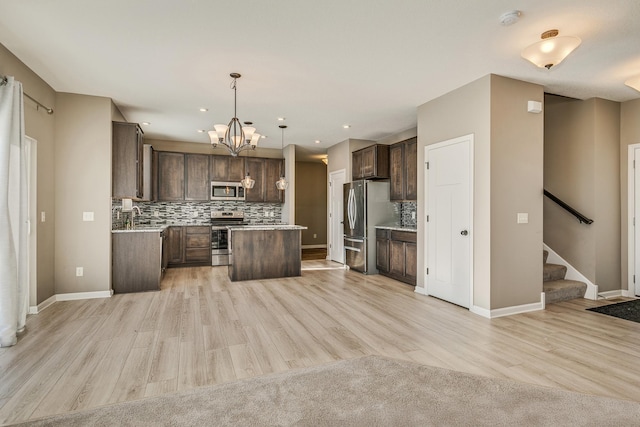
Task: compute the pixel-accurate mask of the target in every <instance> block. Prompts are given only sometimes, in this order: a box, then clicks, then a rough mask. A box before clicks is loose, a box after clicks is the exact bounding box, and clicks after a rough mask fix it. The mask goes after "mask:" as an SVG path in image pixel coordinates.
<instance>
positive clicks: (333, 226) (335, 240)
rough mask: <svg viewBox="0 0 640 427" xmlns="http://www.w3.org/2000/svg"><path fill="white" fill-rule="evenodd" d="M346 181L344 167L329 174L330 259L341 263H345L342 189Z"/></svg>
mask: <svg viewBox="0 0 640 427" xmlns="http://www.w3.org/2000/svg"><path fill="white" fill-rule="evenodd" d="M345 181H346V171H345V170H344V169H340V170H338V171H334V172H331V173H330V174H329V236H330V240H329V259H330V260H331V261H336V262H339V263H341V264H344V229H343V221H344V219H343V211H342V203H343V202H342V189H343V185H344V183H345Z"/></svg>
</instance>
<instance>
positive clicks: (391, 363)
mask: <svg viewBox="0 0 640 427" xmlns="http://www.w3.org/2000/svg"><path fill="white" fill-rule="evenodd" d="M639 423H640V404H638V403H635V402H629V401H621V400H615V399H608V398H602V397H595V396H587V395H582V394H578V393H570V392H566V391H561V390H556V389H549V388H543V387H536V386H530V385H526V384H522V383H516V382H513V381H506V380H498V379H491V378H484V377H480V376H475V375H469V374H463V373H460V372H455V371H449V370H445V369H439V368H432V367H428V366H422V365H418V364H414V363H409V362H403V361H398V360H393V359H387V358H383V357H377V356H367V357H363V358H359V359H352V360H345V361H340V362H336V363H332V364H329V365H324V366H319V367H315V368H308V369H302V370H295V371H287V372H283V373H278V374H273V375H268V376H263V377H259V378H253V379H248V380H243V381H237V382H233V383H227V384H221V385H218V386H213V387H204V388H199V389H195V390H190V391H187V392H183V393H177V394H171V395H165V396H159V397H154V398H149V399H144V400H138V401H134V402H126V403H121V404H116V405H110V406H105V407H102V408H98V409H93V410H89V411H84V412H79V413H75V414H69V415H63V416H57V417H52V418H46V419H43V420H39V421H35V422H31V423H26V424H20V425H31V426H49V425H55V426H58V425H59V426H112V425H118V426H158V425H166V426H182V425H189V426H208V425H213V426H227V425H234V426H236V425H238V426H263V425H277V426H431V425H435V426H507V425H508V426H531V425H534V426H539V425H543V426H574V425H575V426H631V425H639Z"/></svg>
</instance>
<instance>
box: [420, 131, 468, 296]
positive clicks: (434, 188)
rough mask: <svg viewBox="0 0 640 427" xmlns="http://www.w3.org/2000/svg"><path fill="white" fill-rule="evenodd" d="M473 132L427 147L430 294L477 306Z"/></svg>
mask: <svg viewBox="0 0 640 427" xmlns="http://www.w3.org/2000/svg"><path fill="white" fill-rule="evenodd" d="M472 150H473V135H467V136H464V137H461V138H455V139H452V140H449V141H444V142H441V143H438V144H434V145H429V146H427V147H425V161H426V162H427V164H426V166H427V168H425V172H426V173H425V188H426V190H427V197H426V201H427V206H426V215H428V217H427V244H426V247H427V263H426V267H427V269H428V270H427V275H426V292H427V293H428V294H429V295H432V296H434V297H437V298H441V299H443V300H445V301H449V302H452V303H454V304H457V305H460V306H462V307H466V308H469V307H470V305H471V304H472V302H471V295H472V289H471V287H472V282H471V277H472V276H471V269H472V267H471V265H472V264H471V262H472V248H473V244H472V236H473V233H472V231H473V230H472V227H471V225H472V218H473V216H472V206H473V203H472V196H473V195H472V191H471V189H472V188H473V185H472V177H473V173H472V167H473V153H472Z"/></svg>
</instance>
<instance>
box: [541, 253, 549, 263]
mask: <svg viewBox="0 0 640 427" xmlns="http://www.w3.org/2000/svg"><path fill="white" fill-rule="evenodd" d="M548 258H549V251H547V250H543V251H542V263H543V264H546V263H547V259H548Z"/></svg>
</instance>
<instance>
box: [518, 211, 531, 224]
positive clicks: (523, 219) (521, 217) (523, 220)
mask: <svg viewBox="0 0 640 427" xmlns="http://www.w3.org/2000/svg"><path fill="white" fill-rule="evenodd" d="M528 223H529V214H528V213H526V212H525V213H523V212H518V224H528Z"/></svg>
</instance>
